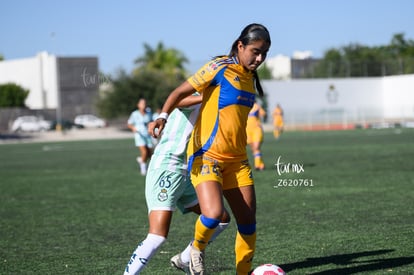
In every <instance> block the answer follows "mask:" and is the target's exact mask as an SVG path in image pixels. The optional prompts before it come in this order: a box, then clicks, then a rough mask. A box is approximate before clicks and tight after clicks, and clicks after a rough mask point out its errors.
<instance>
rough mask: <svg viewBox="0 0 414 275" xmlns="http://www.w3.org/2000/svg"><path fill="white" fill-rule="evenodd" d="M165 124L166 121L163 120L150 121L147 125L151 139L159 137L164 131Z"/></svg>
mask: <svg viewBox="0 0 414 275" xmlns="http://www.w3.org/2000/svg"><path fill="white" fill-rule="evenodd" d="M165 123H167V120H165V119H163V118H158V119H156V120H155V121H152V122H150V123H149V124H148V133H149V134H150V135H151V136H152V137H153V138H158V137H159V136H160V135H161V132H162V130H164V127H165Z"/></svg>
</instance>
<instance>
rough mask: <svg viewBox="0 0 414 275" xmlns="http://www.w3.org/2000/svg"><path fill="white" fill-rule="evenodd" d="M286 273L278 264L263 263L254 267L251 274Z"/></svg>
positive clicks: (278, 274) (280, 274)
mask: <svg viewBox="0 0 414 275" xmlns="http://www.w3.org/2000/svg"><path fill="white" fill-rule="evenodd" d="M285 274H286V273H285V272H284V271H283V269H282V268H280V266H277V265H274V264H263V265H261V266H258V267H256V268H255V269H254V270H253V272H252V274H251V275H285Z"/></svg>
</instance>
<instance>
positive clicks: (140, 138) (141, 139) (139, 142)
mask: <svg viewBox="0 0 414 275" xmlns="http://www.w3.org/2000/svg"><path fill="white" fill-rule="evenodd" d="M134 137H135V146H137V147H141V146H147V147H148V148H152V147H153V142H152V138H151V136H144V135H141V134H140V133H135V134H134Z"/></svg>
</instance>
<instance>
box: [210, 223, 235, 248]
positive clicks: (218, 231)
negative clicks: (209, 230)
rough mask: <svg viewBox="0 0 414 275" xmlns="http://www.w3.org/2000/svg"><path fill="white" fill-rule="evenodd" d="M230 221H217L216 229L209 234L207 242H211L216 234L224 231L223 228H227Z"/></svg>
mask: <svg viewBox="0 0 414 275" xmlns="http://www.w3.org/2000/svg"><path fill="white" fill-rule="evenodd" d="M229 224H230V223H228V222H221V223H219V225H218V226H217V227H216V230H215V231H214V233H213V235H212V236H211V238H210V240H209V241H208V244H211V243H212V242H213V241H214V240H215V239H216V238H217V236H218V235H220V233H221V232H223V231H224V229H226V228H227V226H229Z"/></svg>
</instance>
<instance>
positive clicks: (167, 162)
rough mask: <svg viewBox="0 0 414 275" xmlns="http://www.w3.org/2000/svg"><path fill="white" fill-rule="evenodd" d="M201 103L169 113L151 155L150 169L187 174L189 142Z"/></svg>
mask: <svg viewBox="0 0 414 275" xmlns="http://www.w3.org/2000/svg"><path fill="white" fill-rule="evenodd" d="M200 106H201V104H197V105H194V106H191V107H188V108H180V109H179V108H176V109H174V111H173V112H172V113H171V114H170V115H169V117H168V121H167V124H166V125H165V128H164V131H163V132H162V135H161V139H160V141H159V143H158V144H157V146H156V147H155V150H154V154H153V155H152V157H151V161H150V167H149V169H162V170H168V171H171V172H176V173H180V174H183V175H186V174H187V157H186V153H187V143H188V140H189V139H190V136H191V132H192V131H193V128H194V123H195V121H196V120H197V117H198V113H199V110H200Z"/></svg>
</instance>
